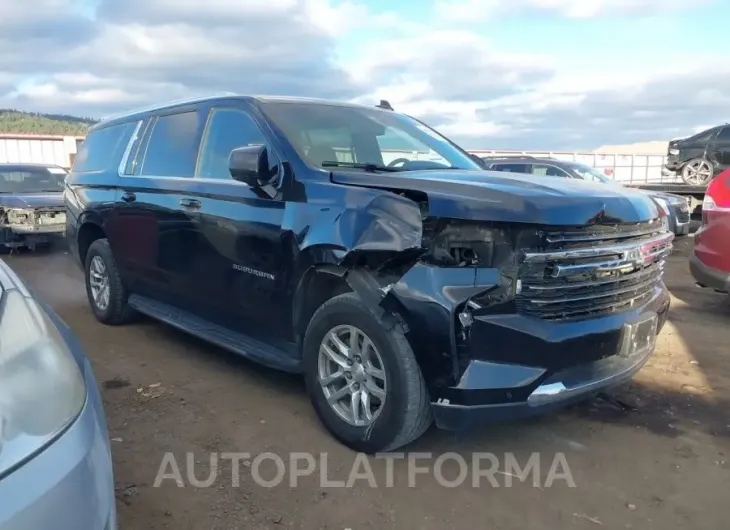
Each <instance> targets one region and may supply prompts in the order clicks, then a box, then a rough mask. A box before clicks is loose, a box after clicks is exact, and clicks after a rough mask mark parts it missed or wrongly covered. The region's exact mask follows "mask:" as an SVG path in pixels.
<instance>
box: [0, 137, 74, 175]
mask: <svg viewBox="0 0 730 530" xmlns="http://www.w3.org/2000/svg"><path fill="white" fill-rule="evenodd" d="M76 140H77V138H76V137H75V136H31V135H9V134H2V135H0V163H18V162H30V163H38V164H56V165H59V166H61V167H65V168H70V167H71V164H72V162H73V156H75V155H76Z"/></svg>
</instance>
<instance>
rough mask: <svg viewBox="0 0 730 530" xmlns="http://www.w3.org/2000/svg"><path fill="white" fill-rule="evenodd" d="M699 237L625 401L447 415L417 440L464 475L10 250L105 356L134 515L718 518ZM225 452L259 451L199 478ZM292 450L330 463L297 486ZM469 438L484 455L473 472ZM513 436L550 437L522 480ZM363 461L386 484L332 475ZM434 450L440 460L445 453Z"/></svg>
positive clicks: (434, 520)
mask: <svg viewBox="0 0 730 530" xmlns="http://www.w3.org/2000/svg"><path fill="white" fill-rule="evenodd" d="M691 244H692V239H691V237H690V238H680V239H679V240H678V241H677V248H676V250H675V253H674V254H673V256H672V257H671V258H670V260H669V264H668V271H667V276H666V283H667V285H668V287H669V289H670V290H671V292H672V298H673V300H672V302H673V306H672V310H671V314H670V318H669V320H670V321H669V323H668V324H667V326H666V327H665V329H664V330H663V331H662V333H661V336H660V337H659V342H658V347H657V352H656V354H655V355H654V356H653V358H652V359H651V361H650V362H649V364H648V365H647V366H646V367H645V368H644V369H643V370H642V371H641V372H640V373H639V374H638V375H637V377H636V378H635V380H634V381H633V382H632V383H630V384H627V385H625V386H624V387H622V388H620V389H617V390H616V391H614V392H612V393H611V397H612V398H614V399H613V400H593V401H591V402H589V403H585V404H581V405H579V406H576V407H573V408H571V409H569V410H566V411H564V412H561V413H558V414H555V415H552V416H549V417H544V418H539V419H535V420H530V421H525V422H520V423H513V424H506V425H492V426H489V427H486V428H482V429H480V430H478V431H476V432H475V433H472V434H471V435H469V436H460V437H455V436H454V435H452V434H449V433H446V432H441V431H437V430H435V429H432V430H430V431H429V432H428V433H427V434H426V435H425V436H424V437H423V438H422V439H421V440H419V441H418V442H416V443H415V444H413V445H411V446H409V447H407V448H405V450H406V451H407V452H409V453H410V454H411V456H412V457H413V455H414V453H415V452H419V453H431V454H432V455H433V456H434V457H436V456H438V455H441V454H444V453H452V454H451V455H450V457H449V459H447V460H446V461H445V463H444V465H443V467H441V468H439V470H440V471H442V473H441V474H442V475H443V478H444V479H446V480H450V481H452V482H454V483H457V485H456V486H455V487H451V488H449V487H445V486H444V485H442V484H439V481H438V480H437V476H436V474H435V473H433V472H426V473H424V474H421V475H417V476H414V478H413V480H414V482H413V487H410V486H411V485H409V480H408V476H409V469H413V466H412V465H411V464H409V461H408V460H407V459H404V460H395V461H390V462H388V461H386V460H383V459H381V458H370V459H369V460H367V461H366V462H363V461H362V460H356V459H357V458H358V455H356V454H354V453H353V452H351V451H349V450H348V449H346V448H344V447H342V446H340V445H338V444H337V443H336V442H335V441H333V439H331V438H330V437H329V436H328V435H327V434H326V433H325V432H324V430H323V429H322V427H321V426H320V425H319V423H318V422H317V419H316V418H315V416H314V413H313V411H312V409H311V407H310V405H309V402H308V400H307V398H306V395H305V393H304V388H303V385H302V382H301V381H300V380H299V379H298V378H297V377H293V376H289V375H283V374H280V373H276V372H273V371H271V370H268V369H264V368H261V367H258V366H256V365H253V364H252V363H249V362H246V361H244V360H241V359H238V358H235V357H233V356H231V355H229V354H227V353H225V352H223V351H221V350H219V349H217V348H215V347H212V346H210V345H207V344H205V343H203V342H201V341H199V340H196V339H194V338H191V337H189V336H186V335H185V334H183V333H180V332H177V331H175V330H173V329H171V328H169V327H167V326H165V325H163V324H158V323H155V322H152V321H149V320H144V321H142V322H139V323H136V324H132V325H129V326H124V327H117V328H112V327H105V326H103V325H101V324H99V323H97V322H96V321H95V320H94V318H93V317H92V315H91V312H90V311H89V308H88V305H87V301H86V298H85V296H86V295H85V292H84V288H83V283H82V275H81V272H80V271H79V270H78V269H77V268H76V266H75V265H74V264H73V263H72V262H71V260H70V258H69V257H68V256H67V255H66V254H65V253H64V252H63V250H60V251H56V252H53V253H50V254H48V253H37V254H33V253H22V254H19V255H13V256H6V257H5V259H6V261H8V262H9V263H10V264H11V266H12V267H13V268H14V269H15V270H16V271H17V272H18V274H19V275H20V276H22V277H23V278H24V279H25V280H26V281H27V282H28V283H29V284H30V285H31V286H32V287H33V288H34V289H35V290H36V291H37V292H38V293H39V294H40V296H42V297H44V298H45V300H46V301H47V302H48V303H49V304H50V305H51V306H52V307H53V308H54V309H55V310H56V311H57V312H58V313H59V314H60V315H61V317H62V318H63V319H65V320H66V322H67V323H68V324H69V325H70V326H71V327H72V328H73V329H74V330H75V331H76V333H77V334H78V336H79V337H80V339H81V342H82V343H83V344H84V346H85V348H86V351H87V353H88V355H89V357H90V358H91V360H92V362H93V365H94V368H95V371H96V375H97V379H98V381H99V384H100V386H101V390H102V394H103V397H104V401H105V406H106V411H107V414H108V417H109V427H110V436H111V438H112V439H113V442H112V446H113V452H114V467H115V475H116V482H117V497H118V509H119V516H120V520H121V528H122V529H123V530H126V529H140V530H142V529H144V530H152V529H162V528H174V529H176V530H184V529H195V530H201V529H203V528H206V529H216V530H217V529H234V528H247V529H248V528H251V529H258V528H274V529H276V528H282V527H287V528H302V529H307V530H310V529H338V530H344V529H347V528H350V529H352V530H359V529H365V528H378V529H389V528H393V529H395V528H397V529H399V530H407V529H419V530H430V529H434V530H435V529H438V530H443V529H444V528H452V529H457V530H458V529H470V530H471V529H474V528H484V529H515V530H523V529H525V528H530V529H531V530H539V529H557V528H561V529H565V528H569V529H573V528H576V529H580V528H600V527H605V528H637V529H652V528H657V529H662V530H671V529H675V528H676V529H682V530H685V529H686V528H698V529H719V528H726V527H727V515H728V513H729V512H730V509H729V508H728V504H727V499H728V493H727V491H728V490H727V488H728V484H730V414H729V413H728V404H729V403H730V350H728V346H727V344H728V343H729V342H730V297H728V296H727V295H721V294H717V293H714V292H708V291H707V290H701V289H699V288H697V287H695V286H694V284H693V281H692V279H691V277H690V275H689V272H688V269H687V255H688V253H689V250H690V248H691ZM225 452H228V453H231V452H244V453H249V454H250V455H251V457H250V459H245V460H243V461H242V462H241V465H240V466H239V467H238V468H239V469H240V475H239V484H238V485H237V486H236V485H235V484H234V480H233V479H234V475H233V470H232V468H231V461H230V460H222V459H221V460H219V464H220V465H219V466H218V468H217V471H218V472H217V474H216V475H213V477H214V479H215V480H214V481H213V483H212V484H211V485H210V486H209V487H195V486H193V485H192V484H193V483H194V481H195V480H196V478H197V479H198V480H204V479H205V478H206V477H207V476H209V471H210V469H211V464H210V462H211V460H210V454H211V453H213V454H221V453H225ZM265 452H272V453H275V454H276V455H279V456H280V458H281V459H282V461H283V462H284V463H285V466H286V468H285V470H284V478H283V481H281V482H280V483H279V484H278V485H276V486H274V487H264V485H262V484H260V483H257V482H256V481H255V480H254V476H261V477H262V478H263V479H265V480H273V479H274V478H275V477H276V474H277V468H276V466H275V464H274V461H273V460H271V459H269V460H262V461H261V462H263V463H262V464H261V466H260V467H257V466H258V463H259V460H258V459H256V458H255V457H256V455H261V454H263V453H265ZM292 452H297V453H310V454H313V455H314V456H315V457H316V459H315V460H314V462H313V463H314V464H315V465H316V471H315V472H314V473H313V474H312V475H310V476H305V477H301V478H299V479H298V481H297V484H296V486H295V487H292V484H291V479H292V477H293V475H292V474H291V473H290V470H289V468H288V466H289V462H290V457H289V454H290V453H292ZM323 453H325V454H326V458H325V457H320V455H321V454H323ZM454 453H455V454H456V455H460V456H462V457H463V458H464V461H465V462H467V463H468V465H469V468H468V469H467V478H466V480H463V481H462V482H461V483H460V484H459V483H458V482H459V480H458V479H459V478H460V477H459V472H460V468H459V466H458V465H457V460H456V456H455V455H454ZM474 453H491V454H492V455H493V458H495V459H497V463H498V464H499V470H500V472H497V473H495V474H493V475H492V479H493V480H492V481H491V482H490V480H489V479H488V478H479V477H478V476H477V475H476V474H475V473H473V470H472V468H471V466H472V464H473V463H474V462H476V463H477V464H478V466H479V468H480V469H486V468H488V467H489V462H487V463H484V461H480V460H475V459H474V457H473V455H474ZM508 453H509V454H511V455H512V457H511V458H512V462H517V463H518V464H519V465H520V466H522V467H525V466H527V464H528V463H529V462H530V460H529V458H530V457H531V455H532V454H533V453H539V458H540V460H539V465H538V466H537V467H536V468H533V471H537V472H533V473H532V474H530V476H529V478H528V480H526V481H524V482H522V481H520V480H519V477H514V476H512V475H514V474H515V473H514V472H513V471H514V468H512V471H510V468H509V462H510V460H509V458H510V457H508V456H507V454H508ZM166 454H168V455H169V456H168V457H167V458H168V459H170V458H174V462H175V463H177V465H178V469H179V470H180V474H181V478H182V484H181V485H178V484H177V483H176V481H175V480H174V479H172V478H167V479H165V480H163V481H162V482H161V484H160V485H159V487H155V480H156V477H157V476H158V471H159V470H160V469H161V465H162V463H163V459H164V458H165V455H166ZM187 454H191V455H192V456H191V460H190V461H189V462H188V461H187V456H186V455H187ZM561 455H562V456H561ZM561 458H564V460H561ZM168 463H171V462H170V461H168ZM355 463H357V464H358V465H359V466H360V467H359V468H358V469H359V470H360V471H367V467H363V466H367V464H370V468H371V469H372V473H373V474H372V476H373V478H374V481H375V483H374V484H369V483H368V481H367V480H366V479H364V478H361V479H360V480H355V481H354V482H353V483H352V487H350V488H342V487H330V485H328V484H327V483H326V482H323V481H322V475H323V474H324V475H325V478H326V479H327V480H329V481H338V480H339V481H347V480H348V478H349V477H350V473H351V471H352V469H353V465H354V464H355ZM389 464H392V477H391V476H389V473H388V471H389V470H388V465H389ZM304 465H305V462H304V461H301V462H300V463H299V466H300V467H304ZM418 465H419V466H422V467H425V468H426V470H432V471H435V470H436V468H437V466H436V463H435V461H434V460H419V461H418ZM553 466H555V467H553ZM551 468H552V471H554V472H555V471H557V472H562V473H563V475H559V474H557V475H556V474H555V473H551ZM165 470H166V471H168V472H172V471H173V470H174V468H173V467H170V466H168V467H166V468H165ZM255 471H256V472H257V473H255ZM279 471H280V470H279ZM538 472H539V473H538ZM191 474H192V475H193V476H190V475H191ZM366 475H367V474H366ZM570 479H572V482H573V485H574V486H575V487H571V484H570V482H571V480H570ZM475 480H478V481H479V483H480V487H474V481H475ZM510 481H511V485H510Z"/></svg>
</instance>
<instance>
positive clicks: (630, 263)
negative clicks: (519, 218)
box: [516, 221, 674, 320]
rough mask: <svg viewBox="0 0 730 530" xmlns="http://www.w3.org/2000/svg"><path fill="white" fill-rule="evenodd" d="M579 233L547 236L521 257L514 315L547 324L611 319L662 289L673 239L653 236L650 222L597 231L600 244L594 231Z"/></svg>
mask: <svg viewBox="0 0 730 530" xmlns="http://www.w3.org/2000/svg"><path fill="white" fill-rule="evenodd" d="M579 230H580V229H575V228H571V229H570V231H569V236H566V235H565V234H561V233H560V232H559V231H558V230H551V231H545V232H543V233H542V234H543V239H542V241H543V245H542V247H541V248H540V249H536V248H533V249H528V250H526V251H524V252H523V254H522V263H521V265H520V274H519V280H520V285H521V289H520V292H519V293H518V294H517V296H516V307H517V311H518V312H520V313H523V314H526V315H530V316H535V317H538V318H542V319H548V320H567V319H580V318H590V317H594V316H599V315H608V314H614V313H617V312H620V311H626V310H630V309H631V308H633V307H637V305H638V304H641V303H645V302H646V301H648V300H649V299H650V298H651V296H653V295H654V293H655V292H656V290H657V289H658V288H659V287H660V286H661V281H662V276H663V273H664V261H665V259H666V257H667V256H668V255H669V254H670V253H671V251H672V241H673V239H674V234H673V233H671V232H667V231H663V230H661V229H660V230H657V229H656V223H655V222H654V221H649V222H647V223H643V224H639V225H630V228H627V227H626V226H624V227H622V228H619V229H612V228H611V227H599V229H598V230H600V231H601V232H603V235H602V237H601V238H598V237H599V236H598V235H597V234H596V232H597V231H598V230H597V229H596V228H595V227H585V228H584V229H583V230H584V234H587V235H585V236H582V235H581V234H580V233H579ZM589 231H590V233H589ZM617 234H630V235H626V236H625V237H622V236H617ZM617 237H621V239H620V240H619V242H617ZM556 241H559V242H561V243H562V244H556ZM578 242H581V243H582V244H576V243H578ZM556 247H557V248H556Z"/></svg>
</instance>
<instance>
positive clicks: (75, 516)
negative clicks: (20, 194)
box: [0, 260, 117, 530]
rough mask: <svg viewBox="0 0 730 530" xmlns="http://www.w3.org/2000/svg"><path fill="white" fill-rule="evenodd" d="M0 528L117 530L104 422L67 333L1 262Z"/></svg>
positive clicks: (88, 374) (95, 394)
mask: <svg viewBox="0 0 730 530" xmlns="http://www.w3.org/2000/svg"><path fill="white" fill-rule="evenodd" d="M0 297H1V298H2V303H0V499H2V501H0V530H47V529H49V528H58V529H59V530H60V529H64V530H65V529H79V530H80V529H82V528H83V529H89V530H116V524H117V523H116V508H115V501H114V480H113V477H112V463H111V453H110V444H109V438H108V435H107V426H106V420H105V416H104V409H103V408H102V403H101V399H100V397H99V392H98V390H97V386H96V381H95V379H94V375H93V373H92V371H91V365H90V364H89V361H88V360H87V359H86V357H85V356H84V353H83V352H82V350H81V346H80V345H79V343H78V342H77V340H76V338H75V337H74V335H73V333H72V332H71V330H70V329H69V328H68V327H67V326H66V324H65V323H64V322H62V321H61V320H60V319H59V317H58V316H57V315H56V314H55V313H54V312H53V311H52V310H51V309H50V308H49V307H47V306H46V305H45V304H43V303H42V302H41V301H39V300H37V299H35V298H34V297H33V295H32V294H31V293H30V292H29V291H28V289H27V288H26V287H25V285H24V284H23V282H22V281H21V280H20V279H19V278H18V277H17V276H16V275H15V274H14V273H13V271H12V270H11V269H10V267H9V266H8V265H7V264H6V263H5V262H3V261H2V260H0Z"/></svg>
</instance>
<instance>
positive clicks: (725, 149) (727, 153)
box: [711, 126, 730, 170]
mask: <svg viewBox="0 0 730 530" xmlns="http://www.w3.org/2000/svg"><path fill="white" fill-rule="evenodd" d="M711 149H712V156H711V158H712V159H713V160H715V161H717V163H718V165H719V166H720V168H719V169H721V170H722V169H727V168H728V167H730V126H727V127H724V128H722V129H720V132H719V133H717V136H715V139H714V140H713V142H712V145H711Z"/></svg>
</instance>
